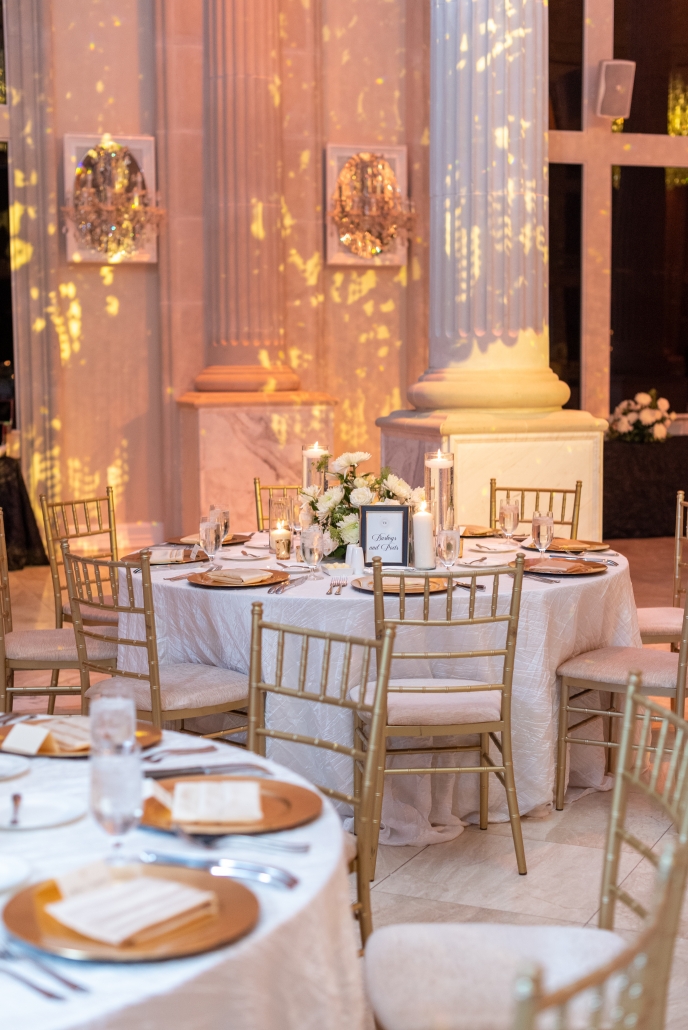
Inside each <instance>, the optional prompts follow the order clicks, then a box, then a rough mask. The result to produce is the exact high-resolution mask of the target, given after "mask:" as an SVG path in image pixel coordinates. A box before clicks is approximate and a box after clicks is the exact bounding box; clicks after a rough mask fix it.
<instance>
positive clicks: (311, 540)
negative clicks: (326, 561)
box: [301, 525, 324, 579]
mask: <svg viewBox="0 0 688 1030" xmlns="http://www.w3.org/2000/svg"><path fill="white" fill-rule="evenodd" d="M323 544H324V539H323V533H322V530H321V528H320V526H318V525H314V526H307V527H306V528H305V529H304V530H303V531H302V533H301V554H302V556H303V560H304V561H305V563H306V565H307V566H308V569H309V572H310V575H309V576H308V578H309V579H317V578H318V577H317V576H316V574H315V572H316V569H317V568H318V565H319V564H320V562H321V561H322V558H323Z"/></svg>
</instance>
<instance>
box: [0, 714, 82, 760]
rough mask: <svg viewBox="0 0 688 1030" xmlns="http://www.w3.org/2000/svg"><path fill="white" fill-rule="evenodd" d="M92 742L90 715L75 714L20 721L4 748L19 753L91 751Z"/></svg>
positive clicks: (4, 743) (4, 741)
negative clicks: (28, 721)
mask: <svg viewBox="0 0 688 1030" xmlns="http://www.w3.org/2000/svg"><path fill="white" fill-rule="evenodd" d="M90 744H91V735H90V730H89V720H88V716H83V715H72V716H66V717H64V718H59V717H56V718H51V717H50V716H48V717H47V718H44V719H41V720H40V721H39V720H35V721H32V722H30V723H27V722H20V723H17V725H16V726H13V727H12V729H11V730H10V732H9V733H8V734H7V736H6V737H5V739H4V740H3V742H2V750H3V751H11V752H14V753H15V754H19V755H39V754H40V755H46V754H48V755H49V754H56V753H57V752H59V751H70V752H78V751H88V749H89V747H90Z"/></svg>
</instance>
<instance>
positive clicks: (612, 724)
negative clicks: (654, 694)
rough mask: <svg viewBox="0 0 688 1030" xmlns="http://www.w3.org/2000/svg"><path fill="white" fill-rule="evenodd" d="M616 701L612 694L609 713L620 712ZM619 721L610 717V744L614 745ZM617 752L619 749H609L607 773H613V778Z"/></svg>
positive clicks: (608, 738)
mask: <svg viewBox="0 0 688 1030" xmlns="http://www.w3.org/2000/svg"><path fill="white" fill-rule="evenodd" d="M614 700H615V696H614V694H612V696H611V699H610V701H609V708H608V711H609V712H618V711H619V709H618V708H617V707H616V706H615V704H614ZM617 721H618V720H616V719H614V718H613V717H612V716H611V715H610V716H609V735H608V736H607V740H608V741H609V743H610V744H612V743H614V738H615V737H616V733H615V726H616V723H617ZM616 752H617V748H615V747H608V748H607V772H608V773H611V775H612V776H613V775H614V773H615V772H616V764H617V763H616V759H617V754H616Z"/></svg>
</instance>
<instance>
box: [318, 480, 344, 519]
mask: <svg viewBox="0 0 688 1030" xmlns="http://www.w3.org/2000/svg"><path fill="white" fill-rule="evenodd" d="M343 497H344V489H343V487H341V486H333V487H331V488H330V489H329V490H326V491H325V493H324V494H323V495H322V497H319V498H318V512H319V513H320V514H321V515H323V514H326V513H327V512H328V511H332V509H333V508H336V507H337V505H338V504H340V503H341V500H342V498H343Z"/></svg>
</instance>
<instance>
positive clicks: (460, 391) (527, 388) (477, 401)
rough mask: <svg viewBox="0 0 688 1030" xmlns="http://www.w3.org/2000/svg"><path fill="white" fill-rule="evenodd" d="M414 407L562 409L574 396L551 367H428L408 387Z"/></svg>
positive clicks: (430, 408) (426, 408)
mask: <svg viewBox="0 0 688 1030" xmlns="http://www.w3.org/2000/svg"><path fill="white" fill-rule="evenodd" d="M407 393H408V399H409V400H410V402H411V404H413V406H414V407H415V408H420V409H423V410H431V411H432V410H436V409H438V408H468V409H478V410H480V409H483V408H508V409H511V408H517V409H524V410H532V409H546V408H554V409H558V408H561V406H562V404H566V402H567V400H568V399H569V397H570V396H571V391H570V390H569V388H568V386H567V385H566V383H564V382H562V381H561V379H559V378H558V377H557V376H556V375H555V374H554V372H553V371H552V369H551V368H549V367H548V366H544V367H542V368H509V367H504V368H497V369H495V368H488V369H465V368H461V367H456V368H440V369H437V370H434V371H433V370H432V369H429V370H428V371H427V372H425V373H424V374H423V375H422V376H421V377H420V379H419V380H418V382H417V383H414V384H413V385H412V386H410V387H409V388H408V391H407Z"/></svg>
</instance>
